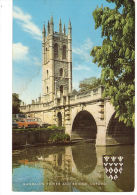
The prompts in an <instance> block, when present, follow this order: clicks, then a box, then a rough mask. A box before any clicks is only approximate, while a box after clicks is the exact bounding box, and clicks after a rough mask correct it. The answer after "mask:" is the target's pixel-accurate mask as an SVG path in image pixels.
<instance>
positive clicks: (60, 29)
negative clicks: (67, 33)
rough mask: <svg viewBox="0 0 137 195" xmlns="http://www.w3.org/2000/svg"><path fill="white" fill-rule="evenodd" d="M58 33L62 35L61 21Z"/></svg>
mask: <svg viewBox="0 0 137 195" xmlns="http://www.w3.org/2000/svg"><path fill="white" fill-rule="evenodd" d="M59 33H62V23H61V19H60V21H59Z"/></svg>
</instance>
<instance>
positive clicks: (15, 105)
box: [12, 93, 21, 114]
mask: <svg viewBox="0 0 137 195" xmlns="http://www.w3.org/2000/svg"><path fill="white" fill-rule="evenodd" d="M20 103H21V100H20V99H19V95H18V94H17V93H13V94H12V114H18V113H19V112H20Z"/></svg>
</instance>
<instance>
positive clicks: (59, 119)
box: [21, 86, 134, 146]
mask: <svg viewBox="0 0 137 195" xmlns="http://www.w3.org/2000/svg"><path fill="white" fill-rule="evenodd" d="M102 92H103V87H102V86H100V87H98V88H96V89H94V90H91V91H89V92H87V93H85V94H81V95H70V96H69V95H68V96H63V94H62V96H61V95H60V96H56V98H55V99H54V101H51V102H46V103H42V101H41V100H40V99H39V100H38V101H36V102H34V101H33V102H32V104H29V105H22V106H21V111H22V112H23V113H26V114H27V116H30V117H38V118H41V119H42V121H44V122H46V123H49V124H55V125H57V126H64V127H65V132H66V133H68V134H69V135H70V137H71V140H76V139H90V140H92V141H93V142H95V143H96V145H97V146H102V145H113V144H119V143H120V144H121V143H122V144H126V143H133V137H134V135H133V132H134V131H133V130H132V129H131V128H127V127H125V126H124V124H123V123H120V122H118V119H116V118H115V110H114V107H113V106H112V104H111V103H110V100H109V99H103V97H102ZM127 135H128V136H127Z"/></svg>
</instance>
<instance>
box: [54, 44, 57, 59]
mask: <svg viewBox="0 0 137 195" xmlns="http://www.w3.org/2000/svg"><path fill="white" fill-rule="evenodd" d="M57 57H58V44H57V43H55V45H54V58H57Z"/></svg>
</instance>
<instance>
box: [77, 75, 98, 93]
mask: <svg viewBox="0 0 137 195" xmlns="http://www.w3.org/2000/svg"><path fill="white" fill-rule="evenodd" d="M100 85H101V80H100V78H98V79H97V78H96V77H90V78H87V79H84V80H83V81H81V82H80V84H79V88H80V90H79V92H84V91H88V90H92V89H94V88H96V87H98V86H100Z"/></svg>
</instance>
